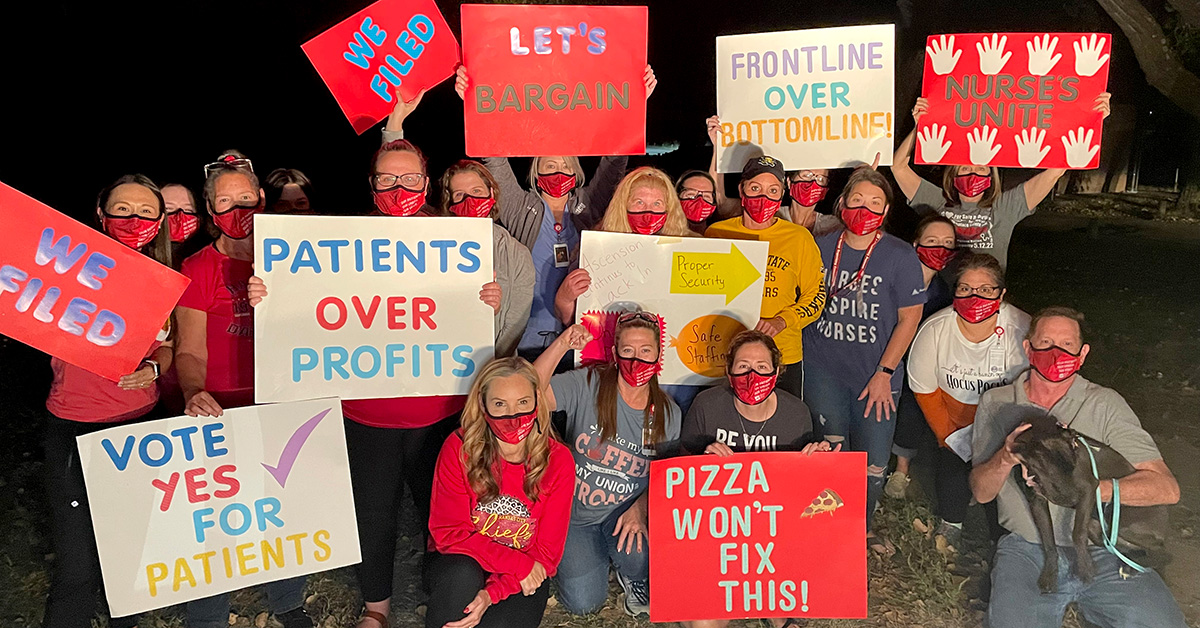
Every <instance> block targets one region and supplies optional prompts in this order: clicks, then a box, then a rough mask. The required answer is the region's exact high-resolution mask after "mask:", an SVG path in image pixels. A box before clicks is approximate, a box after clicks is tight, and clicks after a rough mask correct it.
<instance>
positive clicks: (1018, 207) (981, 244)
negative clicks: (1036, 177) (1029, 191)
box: [908, 179, 1033, 268]
mask: <svg viewBox="0 0 1200 628" xmlns="http://www.w3.org/2000/svg"><path fill="white" fill-rule="evenodd" d="M908 204H909V205H910V206H912V208H913V210H914V211H916V212H917V213H918V214H925V213H928V212H930V211H936V212H937V213H939V214H941V215H943V216H945V217H946V218H949V219H950V222H953V223H954V232H955V234H956V235H957V236H958V245H959V246H960V247H963V248H967V249H970V250H971V251H973V252H975V253H987V254H988V255H991V256H992V257H995V258H996V259H997V260H999V261H1000V267H1001V268H1007V267H1008V244H1009V242H1011V241H1012V234H1013V229H1016V227H1017V223H1018V222H1021V221H1022V220H1024V219H1025V218H1027V217H1029V216H1031V215H1033V209H1032V208H1030V207H1029V203H1028V201H1026V199H1025V184H1024V183H1022V184H1021V185H1018V186H1017V187H1015V188H1013V189H1011V190H1005V191H1003V192H1001V193H1000V195H999V196H997V197H996V198H995V200H993V201H992V206H991V207H980V206H979V203H959V204H957V205H950V204H948V203H947V202H946V197H945V195H944V194H943V193H942V188H940V187H938V186H936V185H934V184H932V183H930V182H928V181H926V180H924V179H922V180H921V185H920V186H918V187H917V192H916V193H915V194H913V196H912V198H910V199H908Z"/></svg>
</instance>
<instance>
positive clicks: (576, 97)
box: [462, 4, 647, 157]
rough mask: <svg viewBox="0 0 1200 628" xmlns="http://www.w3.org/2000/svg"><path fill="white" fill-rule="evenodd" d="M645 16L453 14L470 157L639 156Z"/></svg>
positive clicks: (471, 7) (615, 10)
mask: <svg viewBox="0 0 1200 628" xmlns="http://www.w3.org/2000/svg"><path fill="white" fill-rule="evenodd" d="M646 16H647V11H646V7H604V6H533V5H480V4H466V5H463V7H462V38H463V65H464V66H466V69H467V73H468V76H469V77H470V83H471V84H470V87H469V88H468V89H467V93H466V109H465V113H464V118H465V120H464V122H465V125H466V144H467V154H468V155H471V156H473V157H511V156H531V155H640V154H642V153H645V152H646V88H645V85H644V83H643V82H642V75H643V73H644V71H645V68H646Z"/></svg>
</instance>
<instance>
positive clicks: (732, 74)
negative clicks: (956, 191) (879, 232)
mask: <svg viewBox="0 0 1200 628" xmlns="http://www.w3.org/2000/svg"><path fill="white" fill-rule="evenodd" d="M894 73H895V28H894V27H893V26H892V25H891V24H880V25H874V26H843V27H838V28H821V29H814V30H803V31H786V32H778V33H756V34H753V35H729V36H726V37H718V38H717V115H719V116H720V117H721V134H720V138H719V145H718V152H717V167H718V169H719V171H720V172H741V171H742V167H743V166H745V165H746V162H747V161H749V160H750V159H753V158H755V157H759V156H761V155H764V154H765V155H770V156H772V157H775V158H777V159H779V160H780V161H782V162H783V164H784V165H785V166H787V169H788V170H799V169H806V168H840V167H845V166H851V165H856V164H861V163H871V162H872V161H873V160H874V159H875V155H876V153H879V155H880V161H879V164H880V165H883V166H886V165H890V164H891V163H892V162H891V159H892V135H893V133H894V132H895V119H894V116H893V114H892V108H893V100H894V98H895V97H894V95H893V91H894V81H895V77H894Z"/></svg>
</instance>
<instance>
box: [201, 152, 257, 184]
mask: <svg viewBox="0 0 1200 628" xmlns="http://www.w3.org/2000/svg"><path fill="white" fill-rule="evenodd" d="M220 169H228V170H244V171H246V172H249V173H251V174H253V173H254V164H252V163H250V160H249V159H244V158H242V157H234V156H233V155H226V156H225V157H223V158H221V159H219V160H217V161H214V162H212V163H211V164H207V165H205V166H204V178H205V179H207V178H208V177H209V176H211V175H212V173H213V171H214V170H220Z"/></svg>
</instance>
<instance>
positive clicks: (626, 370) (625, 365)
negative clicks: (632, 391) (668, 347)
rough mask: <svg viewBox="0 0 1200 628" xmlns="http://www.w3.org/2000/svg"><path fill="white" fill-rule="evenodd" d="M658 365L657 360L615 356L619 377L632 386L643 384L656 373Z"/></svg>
mask: <svg viewBox="0 0 1200 628" xmlns="http://www.w3.org/2000/svg"><path fill="white" fill-rule="evenodd" d="M660 367H661V364H659V363H658V362H647V361H645V360H639V359H637V358H622V357H617V370H619V371H620V372H621V379H623V380H625V383H626V384H629V385H630V386H633V387H634V388H641V387H642V386H645V385H646V383H647V382H649V381H650V378H652V377H654V376H655V375H657V374H658V371H659V369H660Z"/></svg>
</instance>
